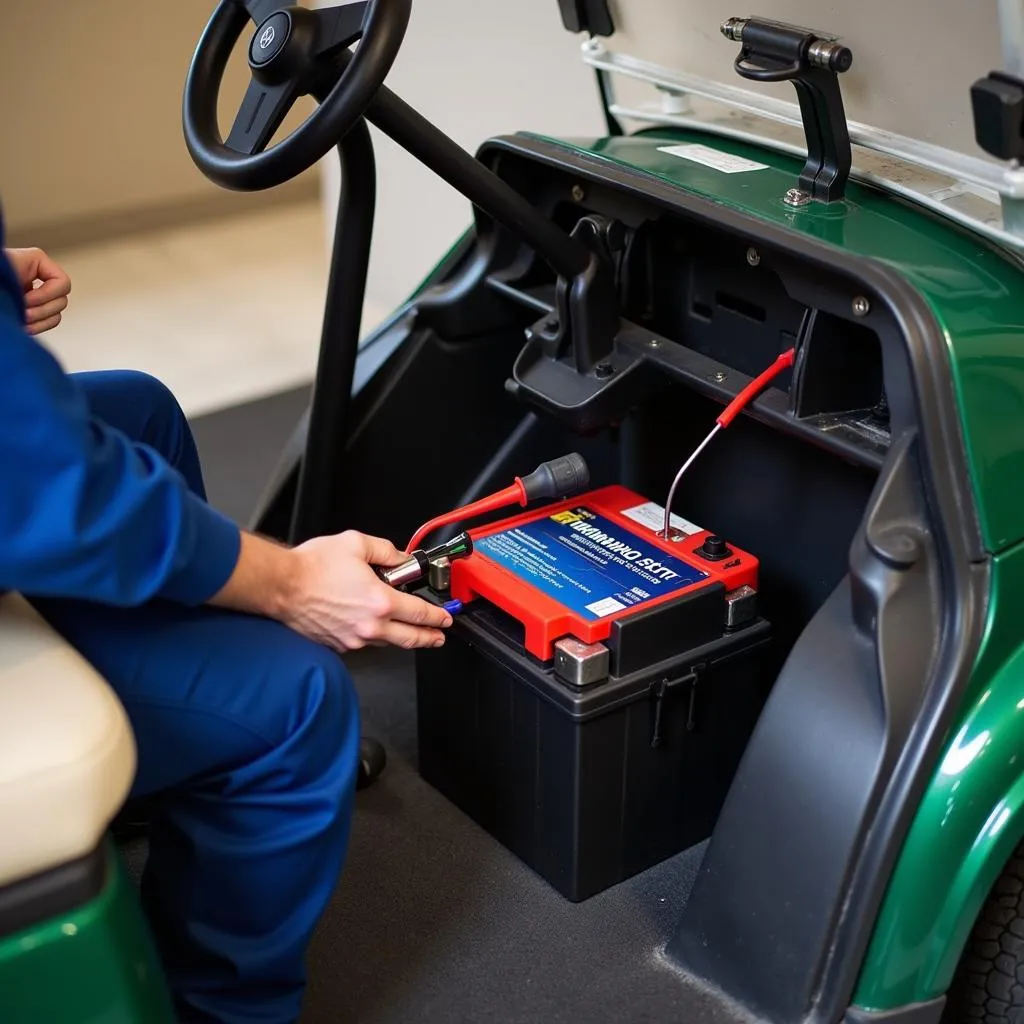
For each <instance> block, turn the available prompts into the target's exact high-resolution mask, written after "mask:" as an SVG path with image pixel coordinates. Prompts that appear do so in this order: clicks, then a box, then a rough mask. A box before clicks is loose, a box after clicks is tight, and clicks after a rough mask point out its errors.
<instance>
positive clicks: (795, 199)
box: [782, 188, 811, 206]
mask: <svg viewBox="0 0 1024 1024" xmlns="http://www.w3.org/2000/svg"><path fill="white" fill-rule="evenodd" d="M782 201H783V202H784V203H785V204H786V205H787V206H806V205H807V204H808V203H809V202H810V201H811V197H810V194H809V193H807V192H804V191H803V189H799V188H791V189H790V190H789V191H788V192H787V193H786V194H785V195H784V196H783V197H782Z"/></svg>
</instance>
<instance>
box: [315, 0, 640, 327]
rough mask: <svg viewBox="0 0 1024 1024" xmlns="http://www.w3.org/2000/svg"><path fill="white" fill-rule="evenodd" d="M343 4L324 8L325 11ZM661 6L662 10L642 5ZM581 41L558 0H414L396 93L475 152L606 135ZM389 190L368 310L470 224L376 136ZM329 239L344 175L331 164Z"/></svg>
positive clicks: (382, 187)
mask: <svg viewBox="0 0 1024 1024" xmlns="http://www.w3.org/2000/svg"><path fill="white" fill-rule="evenodd" d="M332 2H334V0H326V2H325V4H324V6H326V5H327V4H330V3H332ZM640 2H641V3H643V2H653V0H640ZM580 42H581V40H579V39H577V38H575V37H574V36H571V35H570V34H569V33H568V32H566V31H565V29H564V28H563V27H562V22H561V18H560V17H559V13H558V4H557V3H556V2H555V0H516V2H515V3H509V2H508V0H413V10H412V20H411V21H410V24H409V32H408V35H407V36H406V39H405V44H404V45H403V47H402V50H401V53H399V55H398V60H397V61H396V62H395V66H394V68H393V70H392V72H391V74H390V76H389V77H388V85H389V86H390V87H391V88H392V89H393V90H394V91H395V92H396V93H398V95H399V96H401V97H402V99H404V100H406V101H407V102H409V103H411V104H412V105H413V106H414V107H416V109H417V110H419V111H420V113H422V114H423V115H424V116H425V117H428V118H430V119H431V120H432V121H433V122H434V124H436V125H437V126H438V127H439V128H440V129H441V130H442V131H444V132H446V133H447V134H448V135H450V136H451V137H452V138H453V139H454V140H455V141H456V142H458V143H459V144H460V145H461V146H463V147H464V148H465V149H468V150H469V151H470V152H474V151H475V150H476V149H477V147H478V146H479V145H480V143H482V142H483V141H484V140H485V139H487V138H489V137H490V136H492V135H503V134H506V133H513V132H516V131H520V130H529V131H533V132H547V133H549V134H555V135H557V134H559V133H561V134H570V135H572V134H577V135H579V134H582V135H585V134H587V133H599V132H602V131H603V124H604V120H603V117H602V115H601V107H600V103H599V100H598V93H597V86H596V85H595V83H594V78H593V75H592V72H591V71H590V70H589V69H588V68H586V67H584V66H583V64H582V62H581V61H580V58H579V51H580ZM373 135H374V144H375V146H376V149H377V169H378V174H379V188H378V197H377V222H376V230H375V233H374V243H373V253H372V257H371V262H370V279H369V282H368V285H367V301H368V303H369V304H370V305H371V306H373V307H374V308H375V309H387V310H390V309H393V308H394V307H395V306H397V305H398V304H399V303H400V302H402V301H403V300H404V299H405V297H406V296H407V295H408V293H409V292H410V291H411V290H412V289H413V288H414V287H415V286H416V285H417V284H418V283H419V281H420V279H421V278H422V277H423V276H424V275H425V274H426V273H427V272H428V271H429V270H430V269H431V268H432V267H433V266H434V264H435V263H436V262H437V261H438V259H440V257H441V256H442V255H443V254H444V252H445V251H446V249H447V247H448V245H449V243H450V242H452V241H454V240H455V238H456V237H457V236H458V234H460V233H461V231H462V230H463V228H465V227H466V226H467V225H468V224H469V223H470V222H471V221H472V216H473V213H472V208H471V207H470V205H469V203H468V202H467V201H466V200H465V199H463V197H462V196H460V195H459V194H458V193H457V192H455V191H454V190H453V189H452V188H450V187H449V186H448V185H447V184H445V182H443V181H441V180H440V179H439V178H438V177H437V176H436V175H434V174H433V173H432V172H431V171H428V170H427V169H426V168H424V167H423V166H422V165H421V164H419V163H417V161H416V160H414V159H413V158H412V157H411V156H409V155H408V154H407V153H406V152H405V151H404V150H402V149H400V148H399V147H398V146H396V145H395V144H394V143H393V142H391V140H390V139H387V138H385V137H383V136H382V135H381V134H380V132H378V131H377V130H376V129H374V132H373ZM325 168H326V171H325V174H324V195H325V199H326V202H325V210H326V216H327V219H328V232H329V233H330V228H331V226H332V225H333V216H334V212H333V211H334V208H335V203H336V201H337V194H338V184H339V180H338V179H339V174H338V171H337V162H336V161H334V160H331V161H329V162H327V163H326V164H325Z"/></svg>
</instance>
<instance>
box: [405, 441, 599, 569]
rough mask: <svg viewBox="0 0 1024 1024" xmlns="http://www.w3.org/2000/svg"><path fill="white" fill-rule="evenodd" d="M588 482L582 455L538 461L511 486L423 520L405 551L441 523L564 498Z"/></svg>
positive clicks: (448, 523) (462, 520)
mask: <svg viewBox="0 0 1024 1024" xmlns="http://www.w3.org/2000/svg"><path fill="white" fill-rule="evenodd" d="M589 484H590V470H589V469H588V468H587V464H586V462H585V461H584V460H583V456H582V455H577V454H576V453H575V452H573V454H572V455H563V456H562V457H561V458H560V459H552V460H551V461H550V462H542V463H541V464H540V465H539V466H538V467H537V468H536V469H535V470H534V471H533V472H532V473H530V474H529V475H528V476H524V477H516V482H515V483H514V484H512V486H511V487H506V488H505V489H504V490H501V491H498V492H496V493H495V494H491V495H488V497H486V498H481V499H480V500H479V501H474V502H473V503H472V504H470V505H464V506H463V507H462V508H457V509H453V510H452V511H451V512H446V513H445V514H444V515H443V516H438V517H437V518H436V519H431V520H430V522H429V523H424V524H423V525H422V526H421V527H420V528H419V529H418V530H417V531H416V533H415V534H413V537H412V540H410V541H409V543H408V545H407V546H406V549H405V550H406V551H408V552H412V551H415V550H416V549H417V548H419V547H421V546H422V544H423V541H424V540H425V539H426V538H427V537H428V536H430V534H432V533H433V532H434V531H435V530H439V529H440V528H441V527H442V526H451V525H452V524H454V523H461V522H464V521H465V520H467V519H473V518H475V517H476V516H482V515H484V514H485V513H487V512H495V511H497V510H498V509H500V508H508V506H509V505H521V506H522V507H523V508H525V507H526V506H527V505H528V504H529V503H530V502H531V501H541V500H543V499H545V498H547V499H549V500H558V499H559V498H568V497H569V496H570V495H573V494H578V493H579V492H580V491H584V490H586V489H587V487H588V485H589Z"/></svg>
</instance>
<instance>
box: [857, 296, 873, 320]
mask: <svg viewBox="0 0 1024 1024" xmlns="http://www.w3.org/2000/svg"><path fill="white" fill-rule="evenodd" d="M870 312H871V303H870V302H868V300H867V299H865V298H864V296H863V295H858V296H857V298H855V299H854V300H853V315H854V316H867V315H868V313H870Z"/></svg>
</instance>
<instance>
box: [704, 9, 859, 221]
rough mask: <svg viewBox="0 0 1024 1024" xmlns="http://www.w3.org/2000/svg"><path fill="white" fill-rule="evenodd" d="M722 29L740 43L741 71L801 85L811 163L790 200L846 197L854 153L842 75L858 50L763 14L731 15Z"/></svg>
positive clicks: (738, 60)
mask: <svg viewBox="0 0 1024 1024" xmlns="http://www.w3.org/2000/svg"><path fill="white" fill-rule="evenodd" d="M722 34H723V35H724V36H725V37H726V38H728V39H733V40H735V41H736V42H738V43H740V45H741V47H742V48H741V50H740V53H739V56H738V57H737V58H736V71H737V72H738V73H739V74H740V75H742V76H743V77H744V78H747V79H750V80H751V81H754V82H792V83H793V85H794V86H795V87H796V92H797V98H798V99H799V100H800V116H801V118H802V119H803V123H804V134H805V135H806V136H807V163H806V164H805V165H804V169H803V172H802V173H801V175H800V181H799V187H798V188H797V189H795V190H791V193H790V194H789V195H787V202H789V203H790V204H791V205H794V206H798V205H800V204H801V202H807V201H809V200H811V199H817V200H819V201H821V202H825V203H831V202H835V201H836V200H838V199H842V198H843V195H844V194H845V192H846V182H847V179H848V178H849V176H850V167H851V166H852V163H853V158H852V153H851V149H850V132H849V128H848V127H847V124H846V111H845V109H844V107H843V94H842V91H841V90H840V88H839V75H840V74H842V73H843V72H844V71H849V70H850V67H851V65H852V64H853V53H852V52H851V51H850V49H849V48H848V47H846V46H843V45H841V44H840V43H837V42H836V41H835V40H834V39H828V38H825V37H822V36H819V35H817V34H816V33H814V32H809V31H808V30H807V29H803V28H797V27H795V26H792V25H780V24H777V23H775V22H770V21H762V20H761V19H759V18H730V19H729V20H728V21H727V22H726V23H725V24H724V25H723V26H722ZM804 197H806V198H804Z"/></svg>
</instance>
